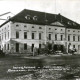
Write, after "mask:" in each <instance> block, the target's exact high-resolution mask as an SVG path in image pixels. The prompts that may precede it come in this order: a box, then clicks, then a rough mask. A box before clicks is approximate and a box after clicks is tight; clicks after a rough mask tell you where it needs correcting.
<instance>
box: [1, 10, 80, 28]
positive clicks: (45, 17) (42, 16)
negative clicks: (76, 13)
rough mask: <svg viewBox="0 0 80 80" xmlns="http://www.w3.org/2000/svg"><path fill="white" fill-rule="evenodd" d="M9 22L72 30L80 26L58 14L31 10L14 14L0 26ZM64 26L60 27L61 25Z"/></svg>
mask: <svg viewBox="0 0 80 80" xmlns="http://www.w3.org/2000/svg"><path fill="white" fill-rule="evenodd" d="M26 16H29V17H30V19H26ZM35 16H36V17H37V20H34V19H33V18H34V17H35ZM9 21H13V22H21V23H30V24H39V25H51V26H52V25H54V24H55V23H56V22H57V24H55V25H56V26H61V27H66V28H74V29H80V24H78V23H76V22H74V21H72V20H70V19H68V18H66V17H64V16H62V15H60V14H58V15H57V14H51V13H45V12H39V11H33V10H27V9H24V10H22V11H21V12H20V13H18V14H16V15H15V16H13V17H12V18H10V19H9V20H8V21H6V22H4V23H3V24H2V25H1V26H3V25H4V24H6V23H7V22H9ZM61 24H62V25H64V26H62V25H61Z"/></svg>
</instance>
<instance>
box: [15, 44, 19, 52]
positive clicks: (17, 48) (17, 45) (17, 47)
mask: <svg viewBox="0 0 80 80" xmlns="http://www.w3.org/2000/svg"><path fill="white" fill-rule="evenodd" d="M16 52H19V43H16Z"/></svg>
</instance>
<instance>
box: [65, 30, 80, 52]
mask: <svg viewBox="0 0 80 80" xmlns="http://www.w3.org/2000/svg"><path fill="white" fill-rule="evenodd" d="M66 32H67V33H66V34H67V48H68V45H69V44H70V43H71V46H72V47H74V45H75V48H76V49H77V51H78V53H80V49H79V45H80V30H79V29H67V31H66ZM68 35H70V40H68ZM73 36H75V41H74V40H73ZM78 38H79V39H78Z"/></svg>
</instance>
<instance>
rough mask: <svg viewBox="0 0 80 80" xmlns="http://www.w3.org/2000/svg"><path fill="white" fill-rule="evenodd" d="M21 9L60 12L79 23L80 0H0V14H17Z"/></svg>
mask: <svg viewBox="0 0 80 80" xmlns="http://www.w3.org/2000/svg"><path fill="white" fill-rule="evenodd" d="M23 9H31V10H36V11H43V12H48V13H53V14H56V13H57V14H58V13H60V14H62V15H63V16H65V17H68V18H69V19H71V20H73V21H75V22H78V23H80V0H0V14H3V13H6V12H9V11H10V12H12V13H13V14H17V13H19V12H20V11H21V10H23Z"/></svg>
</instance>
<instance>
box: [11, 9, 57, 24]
mask: <svg viewBox="0 0 80 80" xmlns="http://www.w3.org/2000/svg"><path fill="white" fill-rule="evenodd" d="M26 16H30V19H29V20H28V19H26V18H25V17H26ZM34 16H36V17H37V20H33V17H34ZM55 16H56V14H50V13H45V12H39V11H32V10H27V9H24V10H23V11H21V12H20V13H19V14H17V15H15V16H14V17H12V18H11V21H15V22H22V23H31V24H40V25H44V24H48V25H49V24H50V23H51V22H54V20H55Z"/></svg>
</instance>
